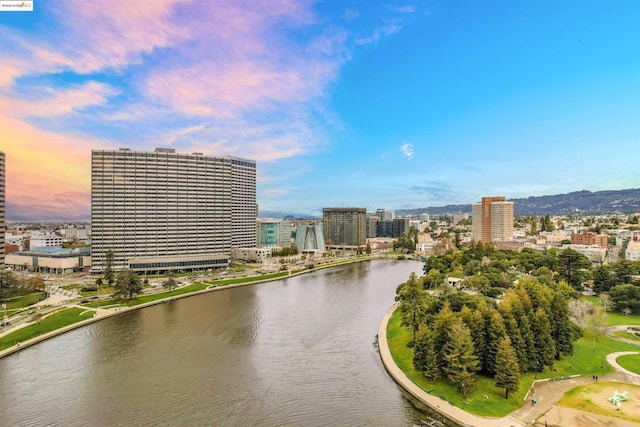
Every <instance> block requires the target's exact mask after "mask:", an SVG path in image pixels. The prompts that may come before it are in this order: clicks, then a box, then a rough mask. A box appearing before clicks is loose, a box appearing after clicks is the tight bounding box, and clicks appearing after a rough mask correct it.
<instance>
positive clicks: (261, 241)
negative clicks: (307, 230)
mask: <svg viewBox="0 0 640 427" xmlns="http://www.w3.org/2000/svg"><path fill="white" fill-rule="evenodd" d="M258 246H261V247H265V246H266V247H280V248H289V247H291V221H289V220H278V219H263V218H260V219H258Z"/></svg>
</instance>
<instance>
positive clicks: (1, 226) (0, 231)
mask: <svg viewBox="0 0 640 427" xmlns="http://www.w3.org/2000/svg"><path fill="white" fill-rule="evenodd" d="M4 176H5V161H4V153H3V152H2V151H0V268H2V267H3V266H4V233H5V231H6V229H7V227H6V224H5V217H4V187H5V184H4Z"/></svg>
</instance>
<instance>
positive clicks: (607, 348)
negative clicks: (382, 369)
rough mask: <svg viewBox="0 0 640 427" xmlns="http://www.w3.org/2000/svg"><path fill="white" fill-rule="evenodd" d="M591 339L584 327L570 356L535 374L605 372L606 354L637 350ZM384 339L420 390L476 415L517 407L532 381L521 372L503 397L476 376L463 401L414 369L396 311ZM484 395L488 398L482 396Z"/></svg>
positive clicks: (487, 380)
mask: <svg viewBox="0 0 640 427" xmlns="http://www.w3.org/2000/svg"><path fill="white" fill-rule="evenodd" d="M593 338H594V336H593V333H592V331H591V330H587V331H586V332H585V336H584V337H582V338H581V339H579V340H578V341H577V342H575V343H574V352H573V355H572V356H571V357H567V358H564V359H562V360H560V361H558V362H556V363H555V365H554V367H553V369H549V368H546V369H545V370H544V371H543V372H541V373H538V374H537V377H538V378H561V377H566V376H569V375H576V374H579V375H583V376H591V375H604V374H608V373H611V372H614V369H613V368H612V367H611V365H609V364H608V363H607V362H606V360H605V356H606V355H607V354H609V353H614V352H618V351H639V347H638V346H636V345H632V344H626V343H624V342H621V341H616V340H614V339H611V338H609V337H607V336H606V335H604V334H597V336H596V340H595V346H594V339H593ZM387 339H388V341H389V349H390V350H391V354H392V355H393V359H394V360H395V362H396V364H397V365H398V366H399V367H400V369H402V371H403V372H404V373H405V374H406V375H407V376H408V377H409V378H410V379H411V380H412V381H413V382H414V383H416V384H417V385H418V386H420V387H421V388H422V389H423V390H425V391H427V392H429V393H431V394H433V395H435V396H439V397H441V398H442V399H444V400H447V401H449V402H451V403H453V404H454V405H456V406H458V407H460V408H462V409H464V410H465V411H468V412H471V413H473V414H476V415H482V416H492V417H502V416H505V415H507V414H509V413H510V412H512V411H514V410H515V409H517V408H519V407H520V406H521V405H522V401H523V399H524V396H525V394H526V392H527V390H528V389H529V387H530V386H531V384H532V382H533V380H534V375H533V373H527V374H523V375H522V377H521V379H520V389H519V390H518V392H517V393H515V394H512V395H510V396H509V399H508V400H505V399H504V390H503V389H498V388H496V387H495V385H494V380H493V379H492V378H487V377H482V376H480V377H478V385H477V386H476V389H475V391H474V392H473V393H471V394H470V395H469V397H468V399H467V402H466V403H465V402H464V401H463V398H462V395H461V394H460V393H458V391H457V390H456V389H455V387H453V386H451V385H450V384H448V383H447V382H445V381H442V380H441V381H436V382H430V381H428V380H427V379H426V378H424V377H423V376H422V374H420V373H418V372H416V371H415V369H414V368H413V360H412V359H413V353H412V350H411V349H410V348H408V347H407V345H406V344H407V342H409V341H410V339H411V332H410V331H409V330H408V329H406V328H404V327H403V326H401V325H400V311H399V310H396V312H395V313H394V314H393V316H392V317H391V320H390V321H389V326H388V328H387ZM485 394H486V395H488V396H489V399H483V398H482V396H483V395H485Z"/></svg>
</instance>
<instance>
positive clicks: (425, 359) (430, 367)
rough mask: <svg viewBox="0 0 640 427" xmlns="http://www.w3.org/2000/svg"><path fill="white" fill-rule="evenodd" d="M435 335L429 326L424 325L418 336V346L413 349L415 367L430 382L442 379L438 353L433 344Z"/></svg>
mask: <svg viewBox="0 0 640 427" xmlns="http://www.w3.org/2000/svg"><path fill="white" fill-rule="evenodd" d="M433 338H434V333H433V331H432V330H431V329H429V327H428V326H426V325H422V326H420V329H418V333H417V334H416V345H415V346H414V348H413V352H414V353H413V366H414V368H415V370H416V371H418V372H422V374H423V375H424V376H425V378H427V379H428V380H430V381H433V380H436V379H438V378H440V367H439V366H438V353H437V352H436V349H435V346H434V344H433Z"/></svg>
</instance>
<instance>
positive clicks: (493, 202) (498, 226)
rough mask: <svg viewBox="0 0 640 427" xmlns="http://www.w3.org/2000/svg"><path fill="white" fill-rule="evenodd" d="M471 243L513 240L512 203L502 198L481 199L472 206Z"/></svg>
mask: <svg viewBox="0 0 640 427" xmlns="http://www.w3.org/2000/svg"><path fill="white" fill-rule="evenodd" d="M471 222H472V230H473V241H474V242H482V243H491V242H509V241H512V240H513V202H507V201H505V198H504V197H483V198H482V202H481V203H476V204H474V205H473V206H472V218H471Z"/></svg>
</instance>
